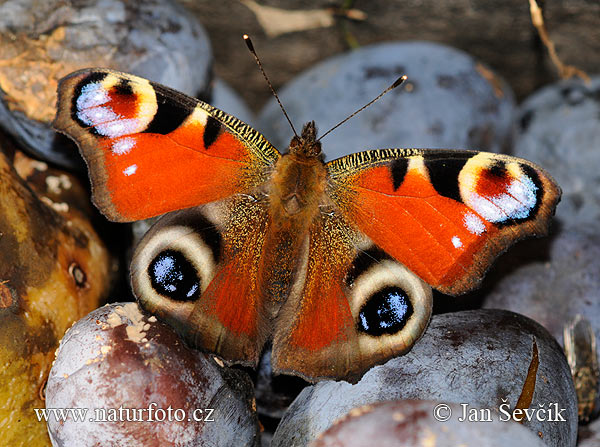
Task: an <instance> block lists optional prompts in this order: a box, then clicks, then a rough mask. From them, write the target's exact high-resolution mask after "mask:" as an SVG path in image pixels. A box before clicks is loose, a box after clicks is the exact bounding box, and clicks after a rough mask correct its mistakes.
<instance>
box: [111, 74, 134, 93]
mask: <svg viewBox="0 0 600 447" xmlns="http://www.w3.org/2000/svg"><path fill="white" fill-rule="evenodd" d="M114 89H115V92H116V93H117V94H118V95H122V96H133V88H132V87H131V84H130V83H129V81H128V80H127V79H124V78H122V79H121V81H120V82H119V83H118V84H117V85H115V86H114Z"/></svg>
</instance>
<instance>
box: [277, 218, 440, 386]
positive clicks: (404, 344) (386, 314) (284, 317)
mask: <svg viewBox="0 0 600 447" xmlns="http://www.w3.org/2000/svg"><path fill="white" fill-rule="evenodd" d="M308 239H309V240H308V241H307V244H306V245H307V248H308V250H307V251H306V253H305V255H304V256H303V257H301V260H300V263H299V267H298V270H299V271H298V273H299V274H298V275H297V280H296V281H295V282H294V284H293V286H292V289H291V293H290V294H289V296H288V298H287V300H286V301H285V303H284V304H283V305H282V307H281V311H280V312H279V315H278V316H277V319H276V320H275V330H274V339H273V352H272V364H273V371H274V372H276V373H281V372H285V373H288V374H295V375H299V376H301V377H303V378H305V379H307V380H311V381H314V380H315V379H318V378H323V377H329V378H338V379H339V378H344V380H350V381H353V380H357V379H358V378H360V376H361V375H362V374H363V373H364V372H365V371H366V370H368V369H369V368H370V367H372V366H373V365H375V364H378V363H382V362H384V361H386V360H388V359H390V358H392V357H394V356H397V355H400V354H402V353H404V352H406V351H408V350H409V349H410V348H411V347H412V345H413V344H414V343H415V342H416V341H417V339H418V338H419V337H420V336H421V335H422V333H423V331H424V330H425V327H426V326H427V323H428V322H429V317H430V315H431V306H432V296H431V288H430V287H429V286H428V285H427V284H426V283H425V282H424V281H422V280H421V279H419V278H418V277H417V276H416V275H415V274H414V273H412V272H410V271H409V270H408V269H407V268H406V267H405V266H403V265H401V264H400V263H399V262H397V261H395V260H394V259H392V258H391V257H390V256H388V255H387V254H386V253H385V252H384V251H383V250H381V249H380V248H379V247H377V246H376V245H375V244H373V241H371V240H370V239H369V238H368V237H366V236H365V235H364V234H362V233H361V232H360V231H357V230H356V229H354V228H353V227H352V226H351V225H349V224H348V222H346V221H345V219H344V218H343V217H342V216H340V215H339V214H338V213H335V212H331V213H321V214H320V215H319V216H318V217H317V218H316V219H315V221H314V222H313V225H312V226H311V228H310V232H309V235H308Z"/></svg>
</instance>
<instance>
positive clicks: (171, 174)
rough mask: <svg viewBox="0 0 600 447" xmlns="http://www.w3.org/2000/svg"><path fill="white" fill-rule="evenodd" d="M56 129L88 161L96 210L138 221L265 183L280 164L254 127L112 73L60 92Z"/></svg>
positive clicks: (67, 83) (79, 80)
mask: <svg viewBox="0 0 600 447" xmlns="http://www.w3.org/2000/svg"><path fill="white" fill-rule="evenodd" d="M58 98H59V99H58V114H57V117H56V120H55V121H54V126H55V127H56V128H57V129H58V130H60V131H61V132H64V133H65V134H67V135H68V136H70V137H71V138H73V139H74V140H75V141H76V142H77V143H78V145H79V147H80V150H81V153H82V155H83V157H84V159H85V160H86V163H87V165H88V170H89V174H90V178H91V181H92V192H93V199H94V203H95V204H96V205H97V206H98V208H99V209H100V210H101V211H102V212H103V213H104V214H105V215H106V216H107V217H108V218H109V219H111V220H114V221H133V220H140V219H145V218H148V217H151V216H155V215H160V214H163V213H166V212H168V211H173V210H177V209H182V208H187V207H190V206H197V205H199V204H203V203H208V202H211V201H215V200H219V199H222V198H224V197H228V196H230V195H232V194H234V193H237V192H244V191H247V190H249V189H250V188H252V187H254V186H257V185H260V184H262V183H264V182H265V181H266V179H267V177H268V174H269V169H270V168H271V167H272V165H273V164H274V163H275V162H276V160H277V159H278V158H279V153H278V152H277V150H276V149H275V148H273V146H271V144H270V143H269V142H268V141H267V140H266V139H265V138H263V137H262V136H261V135H260V134H259V133H258V132H256V131H255V130H254V129H252V128H251V127H250V126H248V125H246V124H244V123H243V122H241V121H239V120H238V119H237V118H234V117H232V116H230V115H228V114H226V113H224V112H222V111H220V110H218V109H215V108H214V107H212V106H210V105H208V104H206V103H203V102H201V101H198V100H196V99H194V98H191V97H188V96H186V95H184V94H182V93H180V92H177V91H175V90H173V89H170V88H168V87H164V86H162V85H159V84H156V83H153V82H151V81H148V80H146V79H143V78H139V77H136V76H133V75H129V74H125V73H119V72H116V71H111V70H106V69H90V70H82V71H78V72H75V73H73V74H71V75H69V76H68V77H66V78H64V79H63V80H62V81H61V83H60V86H59V95H58Z"/></svg>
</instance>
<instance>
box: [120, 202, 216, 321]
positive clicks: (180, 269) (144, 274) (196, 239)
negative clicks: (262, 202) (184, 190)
mask: <svg viewBox="0 0 600 447" xmlns="http://www.w3.org/2000/svg"><path fill="white" fill-rule="evenodd" d="M203 212H204V211H203V209H201V208H190V209H187V210H183V211H180V212H178V213H172V214H169V215H166V216H164V217H163V218H161V219H160V220H159V221H158V222H157V223H156V224H155V225H154V226H153V227H152V228H151V229H150V231H149V232H148V233H146V235H145V236H144V238H143V239H142V240H141V241H140V243H139V244H138V247H137V249H136V251H135V253H134V255H133V258H132V260H131V285H132V288H133V293H134V295H135V296H136V298H137V299H138V301H139V302H140V304H141V306H142V307H143V308H144V309H146V311H148V312H150V313H153V314H155V315H157V316H159V317H160V318H163V319H164V320H166V321H169V322H171V324H173V325H175V326H182V325H183V320H184V319H185V318H186V316H187V315H189V312H190V311H191V310H192V308H193V306H194V305H195V304H196V302H197V300H198V299H199V297H200V296H201V295H202V293H203V292H204V291H205V290H206V287H208V285H209V284H210V282H211V281H212V279H213V277H214V274H215V270H216V266H217V265H218V263H219V260H220V258H221V251H222V239H221V233H220V232H219V230H218V229H217V228H216V226H215V225H214V223H213V222H212V221H211V220H210V219H209V218H207V217H206V216H205V215H204V214H203Z"/></svg>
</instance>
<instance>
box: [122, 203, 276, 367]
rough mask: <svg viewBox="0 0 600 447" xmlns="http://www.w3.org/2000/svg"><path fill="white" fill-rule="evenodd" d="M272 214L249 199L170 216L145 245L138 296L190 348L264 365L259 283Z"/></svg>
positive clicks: (134, 276) (134, 265)
mask: <svg viewBox="0 0 600 447" xmlns="http://www.w3.org/2000/svg"><path fill="white" fill-rule="evenodd" d="M268 222H269V219H268V214H267V209H266V206H265V204H264V202H259V201H256V200H253V199H251V198H250V197H249V196H246V195H241V194H240V195H236V196H233V197H231V198H228V199H224V200H222V201H218V202H212V203H210V204H207V205H204V206H199V207H193V208H189V209H186V210H182V211H178V212H174V213H169V214H167V215H166V216H163V217H162V218H161V219H160V220H159V221H158V222H157V223H156V224H155V225H154V226H153V227H152V228H151V230H150V231H149V232H148V233H146V235H145V236H144V238H143V239H142V240H141V241H140V243H139V244H138V246H137V248H136V251H135V254H134V256H133V259H132V262H131V282H132V288H133V292H134V294H135V295H136V297H137V298H138V301H139V302H140V304H141V305H142V307H144V308H145V309H146V310H147V311H149V312H151V313H152V314H155V315H157V316H159V317H160V318H161V319H163V320H165V321H167V322H168V323H169V324H171V325H172V326H173V327H174V328H175V329H176V330H177V331H178V332H179V333H180V334H181V335H182V336H183V337H184V338H185V339H186V340H187V341H188V342H189V343H190V344H192V345H193V346H196V347H198V348H201V349H202V350H204V351H209V352H212V353H215V354H216V355H218V356H220V357H221V358H223V359H224V360H226V361H227V362H232V363H242V364H246V365H256V363H257V361H258V358H259V354H260V351H261V349H262V346H263V344H264V343H265V341H266V339H267V338H268V336H269V334H270V323H269V322H268V320H267V319H266V318H265V300H264V294H263V289H264V287H263V286H262V284H261V278H260V277H259V273H258V272H259V270H260V263H261V262H264V261H265V260H266V259H268V257H266V256H263V254H264V253H263V246H264V240H265V234H266V233H267V231H268Z"/></svg>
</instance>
